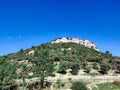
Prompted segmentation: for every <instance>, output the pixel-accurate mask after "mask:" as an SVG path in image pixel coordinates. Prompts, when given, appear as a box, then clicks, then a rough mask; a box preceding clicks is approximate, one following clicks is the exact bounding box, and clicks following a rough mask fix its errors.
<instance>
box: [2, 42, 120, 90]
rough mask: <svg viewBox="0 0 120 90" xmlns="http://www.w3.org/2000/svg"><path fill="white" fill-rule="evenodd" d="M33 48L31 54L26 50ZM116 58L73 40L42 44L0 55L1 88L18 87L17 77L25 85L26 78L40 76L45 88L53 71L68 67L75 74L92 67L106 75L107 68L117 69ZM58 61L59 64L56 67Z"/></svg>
mask: <svg viewBox="0 0 120 90" xmlns="http://www.w3.org/2000/svg"><path fill="white" fill-rule="evenodd" d="M30 51H34V53H29V52H30ZM118 62H119V59H118V58H115V57H113V56H112V54H110V52H109V51H106V52H105V53H102V52H98V51H96V50H94V49H92V48H87V47H85V46H83V45H80V44H75V43H58V44H51V43H47V44H42V45H40V46H32V48H30V49H27V50H23V49H21V50H20V51H19V52H17V53H13V54H9V55H5V56H1V57H0V90H7V89H11V88H14V89H15V87H16V86H17V83H15V82H16V80H22V87H23V89H24V88H25V87H28V86H27V84H26V81H25V79H26V78H28V79H30V78H34V77H39V78H40V82H41V84H40V85H41V86H40V87H39V88H44V85H45V83H47V82H44V81H45V80H44V79H45V77H47V76H55V73H56V72H57V73H61V74H65V73H66V70H67V69H71V74H73V75H76V74H77V73H78V70H79V69H84V71H85V72H86V73H88V74H89V72H90V70H91V69H95V70H97V71H98V72H99V73H100V74H107V72H108V70H109V69H115V70H116V72H117V73H119V72H120V64H118ZM58 63H59V67H58V68H55V67H56V66H57V65H58ZM14 89H11V90H14Z"/></svg>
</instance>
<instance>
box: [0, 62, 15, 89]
mask: <svg viewBox="0 0 120 90" xmlns="http://www.w3.org/2000/svg"><path fill="white" fill-rule="evenodd" d="M16 68H17V64H16V63H15V62H6V61H2V64H1V62H0V90H13V89H11V88H12V87H15V86H16V83H15V79H16V77H17V74H16Z"/></svg>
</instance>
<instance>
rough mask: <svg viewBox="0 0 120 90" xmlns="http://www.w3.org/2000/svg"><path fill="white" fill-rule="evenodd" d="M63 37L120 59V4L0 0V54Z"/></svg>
mask: <svg viewBox="0 0 120 90" xmlns="http://www.w3.org/2000/svg"><path fill="white" fill-rule="evenodd" d="M64 36H67V37H78V38H82V39H88V40H90V41H92V42H94V43H95V44H96V46H97V47H98V48H99V49H100V50H101V51H102V52H105V51H107V50H109V51H110V52H111V53H112V54H113V55H117V56H120V47H119V46H120V37H119V36H120V1H119V0H0V42H1V43H0V55H5V54H8V53H12V52H17V51H19V49H21V48H24V49H26V48H30V47H31V46H33V45H40V44H41V43H45V42H48V41H51V40H53V39H56V38H57V37H64Z"/></svg>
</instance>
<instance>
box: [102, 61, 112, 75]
mask: <svg viewBox="0 0 120 90" xmlns="http://www.w3.org/2000/svg"><path fill="white" fill-rule="evenodd" d="M109 69H110V64H108V63H103V64H101V72H100V73H101V74H107V71H108V70H109Z"/></svg>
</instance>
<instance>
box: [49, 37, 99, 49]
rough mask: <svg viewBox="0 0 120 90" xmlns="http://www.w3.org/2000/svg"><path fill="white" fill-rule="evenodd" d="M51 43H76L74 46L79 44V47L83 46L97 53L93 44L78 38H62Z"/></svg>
mask: <svg viewBox="0 0 120 90" xmlns="http://www.w3.org/2000/svg"><path fill="white" fill-rule="evenodd" d="M51 43H76V44H81V45H84V46H85V47H88V48H93V49H95V50H97V51H99V50H98V49H97V47H96V45H95V44H94V43H93V42H90V41H89V40H82V39H79V38H67V37H63V38H58V39H56V40H53V41H52V42H51Z"/></svg>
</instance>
